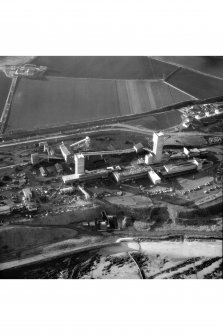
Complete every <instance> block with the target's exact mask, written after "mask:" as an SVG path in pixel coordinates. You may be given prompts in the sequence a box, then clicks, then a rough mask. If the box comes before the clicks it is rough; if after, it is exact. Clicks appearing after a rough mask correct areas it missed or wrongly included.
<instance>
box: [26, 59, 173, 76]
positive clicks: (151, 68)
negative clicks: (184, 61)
mask: <svg viewBox="0 0 223 335" xmlns="http://www.w3.org/2000/svg"><path fill="white" fill-rule="evenodd" d="M33 63H35V64H37V65H46V66H47V67H48V72H47V75H49V76H57V77H60V76H62V77H75V78H102V79H164V78H165V77H166V76H167V75H169V74H170V73H171V72H173V71H174V70H175V69H176V68H177V67H176V66H174V65H171V64H165V63H163V62H160V61H157V60H155V59H151V58H149V57H139V56H137V57H132V56H128V57H126V56H84V57H83V56H51V57H47V56H43V57H37V58H36V59H35V60H34V61H33Z"/></svg>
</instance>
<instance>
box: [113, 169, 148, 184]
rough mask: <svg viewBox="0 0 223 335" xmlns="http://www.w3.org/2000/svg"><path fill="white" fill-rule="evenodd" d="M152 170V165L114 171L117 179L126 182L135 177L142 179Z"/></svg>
mask: <svg viewBox="0 0 223 335" xmlns="http://www.w3.org/2000/svg"><path fill="white" fill-rule="evenodd" d="M150 170H151V168H150V167H136V168H131V169H128V170H124V171H121V172H118V171H115V172H113V176H114V178H115V180H116V181H117V182H118V183H120V182H125V181H128V180H134V179H140V178H144V177H147V175H148V172H149V171H150Z"/></svg>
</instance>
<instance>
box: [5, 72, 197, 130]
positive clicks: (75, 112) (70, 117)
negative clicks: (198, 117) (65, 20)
mask: <svg viewBox="0 0 223 335" xmlns="http://www.w3.org/2000/svg"><path fill="white" fill-rule="evenodd" d="M190 99H191V97H190V96H188V95H186V94H185V95H184V96H182V93H180V95H179V94H178V92H177V91H175V93H174V94H173V90H170V88H169V86H168V85H166V84H165V83H164V82H163V81H162V80H156V81H154V80H153V81H151V82H150V81H149V80H130V81H125V80H124V81H123V80H121V81H119V80H105V81H104V80H100V79H90V80H88V79H73V78H64V77H59V78H57V77H46V78H45V79H44V80H32V81H31V80H27V79H24V78H22V79H21V80H20V81H19V84H18V87H17V89H16V92H15V95H14V98H13V102H12V107H11V112H10V117H9V120H8V125H7V127H6V132H10V131H16V130H30V129H42V128H50V127H55V126H60V125H66V124H70V123H74V124H75V123H77V124H78V123H81V122H91V121H97V120H103V119H109V118H113V117H119V116H124V115H131V114H140V113H144V112H150V111H152V110H153V109H154V107H157V108H159V107H163V106H165V105H171V104H173V103H176V102H180V101H182V100H190Z"/></svg>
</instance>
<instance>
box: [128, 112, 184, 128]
mask: <svg viewBox="0 0 223 335" xmlns="http://www.w3.org/2000/svg"><path fill="white" fill-rule="evenodd" d="M181 115H182V114H181V113H180V112H179V111H178V110H171V111H168V112H163V113H159V114H153V115H148V116H144V117H142V118H140V119H137V120H131V121H127V122H125V123H126V124H129V125H131V126H136V127H143V128H148V129H154V130H162V129H167V128H171V127H174V126H177V125H179V124H180V123H181V121H182V119H181Z"/></svg>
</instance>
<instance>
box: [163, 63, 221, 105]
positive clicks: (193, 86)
mask: <svg viewBox="0 0 223 335" xmlns="http://www.w3.org/2000/svg"><path fill="white" fill-rule="evenodd" d="M167 83H170V84H171V85H173V86H174V87H178V88H179V89H181V90H183V91H184V92H187V93H188V94H191V95H193V96H194V97H196V98H198V99H205V98H210V97H217V96H220V95H222V94H223V80H221V79H216V78H213V77H208V76H206V75H202V74H199V73H196V72H193V71H190V70H186V69H180V70H179V71H177V72H176V73H175V74H174V75H173V76H171V77H170V79H167Z"/></svg>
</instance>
